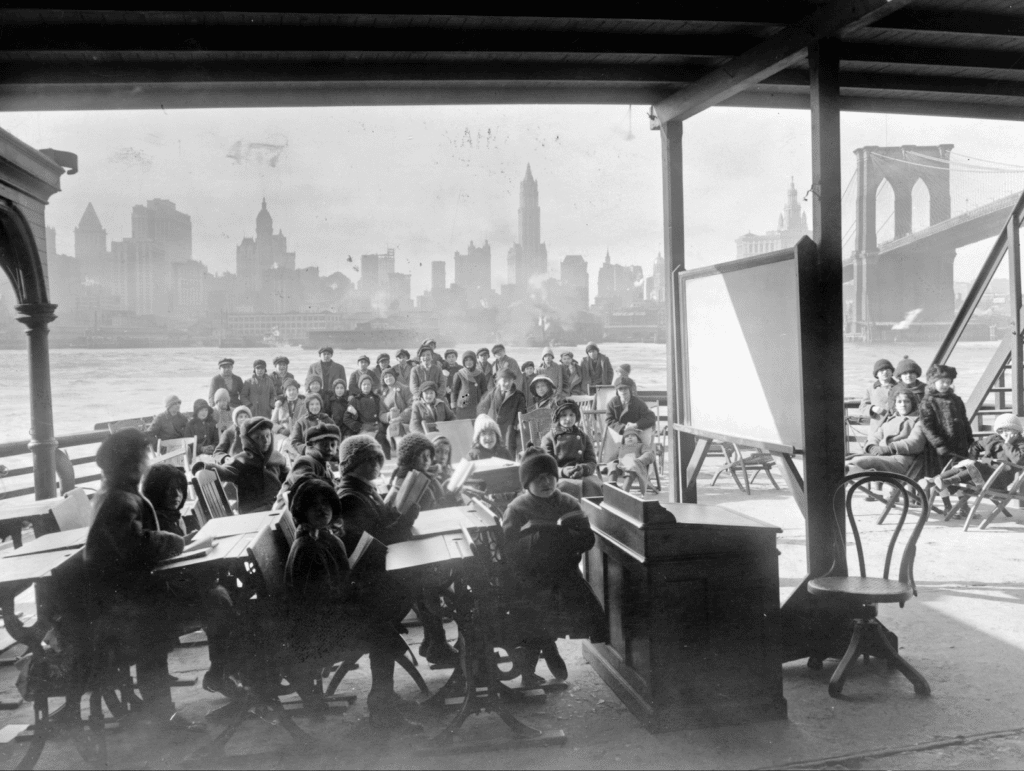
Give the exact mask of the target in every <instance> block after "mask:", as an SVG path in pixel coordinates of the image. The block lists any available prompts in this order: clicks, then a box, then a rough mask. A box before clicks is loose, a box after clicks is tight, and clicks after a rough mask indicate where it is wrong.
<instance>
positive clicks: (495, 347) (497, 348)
mask: <svg viewBox="0 0 1024 771" xmlns="http://www.w3.org/2000/svg"><path fill="white" fill-rule="evenodd" d="M504 350H505V346H504V345H502V344H501V343H495V344H494V345H493V346H491V353H493V354H494V355H495V356H497V355H498V351H504Z"/></svg>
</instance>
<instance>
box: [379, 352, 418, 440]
mask: <svg viewBox="0 0 1024 771" xmlns="http://www.w3.org/2000/svg"><path fill="white" fill-rule="evenodd" d="M381 378H382V380H383V381H384V390H383V392H382V393H381V395H380V420H381V422H382V423H384V424H385V425H386V426H387V437H388V443H389V444H391V445H392V446H393V447H394V446H395V443H396V442H398V440H399V439H400V438H401V437H403V436H405V434H406V433H408V431H409V421H410V420H412V392H411V391H410V390H409V389H408V388H407V387H406V386H405V385H403V384H402V383H400V382H399V381H398V373H397V372H395V370H394V369H393V368H391V367H389V368H388V369H386V370H384V371H383V372H382V373H381Z"/></svg>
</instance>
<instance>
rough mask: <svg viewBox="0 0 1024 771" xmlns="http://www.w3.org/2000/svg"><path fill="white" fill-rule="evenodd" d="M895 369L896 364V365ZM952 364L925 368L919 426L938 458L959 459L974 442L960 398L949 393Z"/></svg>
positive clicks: (943, 459) (943, 462)
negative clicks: (925, 384)
mask: <svg viewBox="0 0 1024 771" xmlns="http://www.w3.org/2000/svg"><path fill="white" fill-rule="evenodd" d="M897 369H898V368H897ZM955 379H956V367H949V366H946V365H945V364H933V365H932V366H931V367H929V368H928V390H927V391H926V392H925V397H924V399H923V400H922V401H921V426H922V428H923V429H924V435H925V436H926V437H928V443H929V444H931V446H932V447H934V448H935V452H937V453H938V455H939V462H940V463H942V464H943V465H944V464H946V463H947V462H948V461H949V460H951V459H955V460H962V459H963V458H966V457H967V453H968V451H969V450H970V448H971V444H972V443H973V442H974V434H973V432H972V431H971V423H970V421H969V420H968V419H967V410H966V408H965V407H964V402H963V400H962V399H961V398H960V397H959V396H957V395H956V394H955V393H953V381H954V380H955Z"/></svg>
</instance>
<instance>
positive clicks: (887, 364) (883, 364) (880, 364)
mask: <svg viewBox="0 0 1024 771" xmlns="http://www.w3.org/2000/svg"><path fill="white" fill-rule="evenodd" d="M883 369H891V370H895V369H896V368H895V367H894V366H892V362H891V361H889V360H888V359H879V360H878V361H876V362H875V366H874V368H873V369H872V370H871V374H872V375H877V374H878V373H879V372H881V371H882V370H883Z"/></svg>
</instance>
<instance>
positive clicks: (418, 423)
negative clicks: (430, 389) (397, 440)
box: [409, 397, 455, 434]
mask: <svg viewBox="0 0 1024 771" xmlns="http://www.w3.org/2000/svg"><path fill="white" fill-rule="evenodd" d="M447 420H455V413H454V412H452V408H451V407H449V406H448V403H447V402H445V401H444V400H442V399H441V398H440V397H438V398H437V399H434V403H433V404H427V403H426V402H425V401H423V400H422V399H419V400H418V401H416V402H414V403H413V405H412V417H411V418H410V419H409V430H410V431H412V432H413V433H420V434H425V433H427V432H428V431H436V430H437V424H438V423H442V422H444V421H447Z"/></svg>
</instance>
